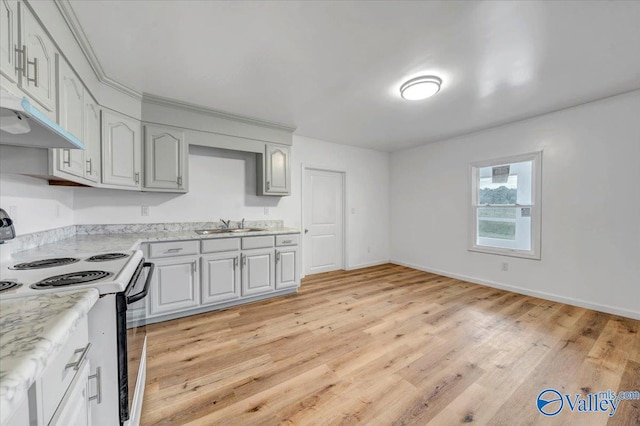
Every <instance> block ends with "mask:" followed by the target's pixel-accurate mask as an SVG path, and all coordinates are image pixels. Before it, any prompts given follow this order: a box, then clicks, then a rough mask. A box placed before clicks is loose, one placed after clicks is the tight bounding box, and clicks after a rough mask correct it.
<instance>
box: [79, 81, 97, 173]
mask: <svg viewBox="0 0 640 426" xmlns="http://www.w3.org/2000/svg"><path fill="white" fill-rule="evenodd" d="M82 140H83V142H84V163H85V170H84V177H85V178H86V179H88V180H90V181H92V182H96V183H97V182H100V169H101V167H100V166H101V164H100V105H98V103H97V102H96V101H95V99H93V97H91V95H90V94H89V92H87V91H85V93H84V130H83V139H82Z"/></svg>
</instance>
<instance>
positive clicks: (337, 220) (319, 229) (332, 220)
mask: <svg viewBox="0 0 640 426" xmlns="http://www.w3.org/2000/svg"><path fill="white" fill-rule="evenodd" d="M343 191H344V174H343V173H340V172H331V171H326V170H314V169H305V172H304V194H303V196H304V206H303V211H304V213H303V214H304V228H305V230H304V247H303V248H304V265H305V266H304V271H305V275H309V274H317V273H320V272H328V271H335V270H337V269H344V256H343V246H344V243H343V241H344V235H343V234H344V207H343V204H344V194H343Z"/></svg>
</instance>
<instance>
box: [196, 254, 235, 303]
mask: <svg viewBox="0 0 640 426" xmlns="http://www.w3.org/2000/svg"><path fill="white" fill-rule="evenodd" d="M239 261H240V252H237V251H232V252H227V253H219V254H210V255H207V256H202V304H203V305H204V304H209V303H216V302H224V301H227V300H234V299H237V298H238V297H240V272H239V271H240V265H239Z"/></svg>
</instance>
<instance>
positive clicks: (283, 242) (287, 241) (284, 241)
mask: <svg viewBox="0 0 640 426" xmlns="http://www.w3.org/2000/svg"><path fill="white" fill-rule="evenodd" d="M282 244H291V240H282Z"/></svg>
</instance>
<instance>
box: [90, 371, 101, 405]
mask: <svg viewBox="0 0 640 426" xmlns="http://www.w3.org/2000/svg"><path fill="white" fill-rule="evenodd" d="M101 371H102V370H101V369H100V367H96V374H90V375H89V380H91V379H96V394H95V395H93V396H90V397H89V401H94V400H95V401H98V404H100V403H101V402H102V375H101V373H100V372H101Z"/></svg>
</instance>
